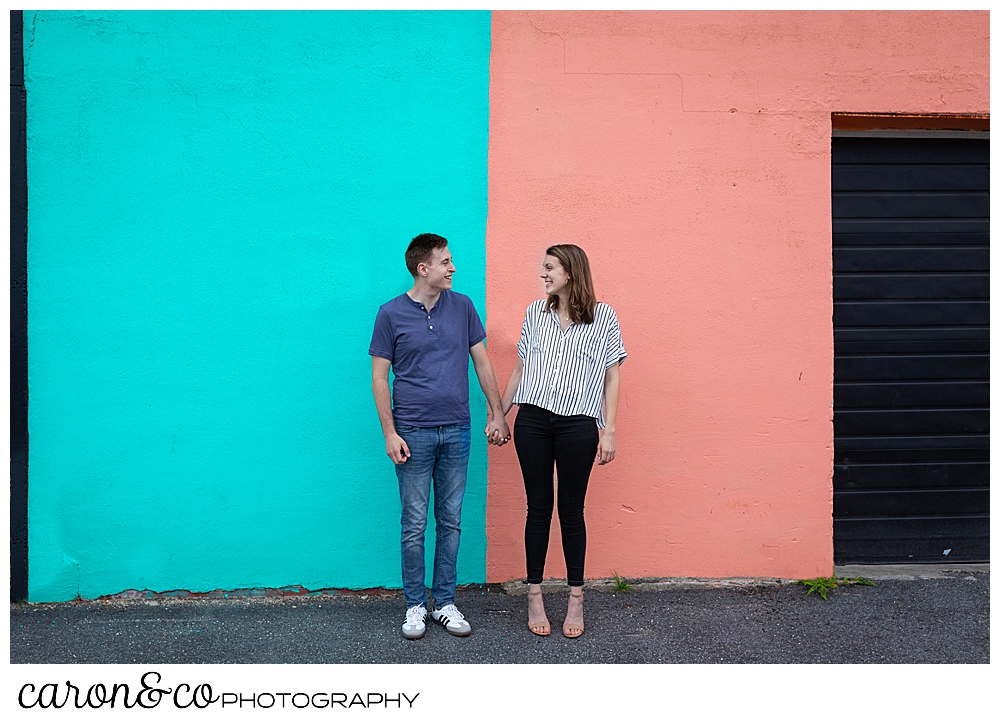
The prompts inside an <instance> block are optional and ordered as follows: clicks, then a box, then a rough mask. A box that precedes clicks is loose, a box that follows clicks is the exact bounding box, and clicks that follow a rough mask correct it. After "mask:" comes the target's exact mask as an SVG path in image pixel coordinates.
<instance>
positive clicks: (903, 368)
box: [833, 354, 990, 382]
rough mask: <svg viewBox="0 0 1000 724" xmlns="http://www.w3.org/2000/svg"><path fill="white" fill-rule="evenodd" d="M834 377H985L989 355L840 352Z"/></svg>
mask: <svg viewBox="0 0 1000 724" xmlns="http://www.w3.org/2000/svg"><path fill="white" fill-rule="evenodd" d="M833 375H834V380H836V381H840V382H849V381H852V380H857V381H876V380H938V381H944V380H968V379H976V380H988V379H989V376H990V358H989V355H947V354H941V355H899V356H892V357H889V356H884V357H883V356H850V357H849V356H846V355H844V356H840V357H835V358H834V361H833Z"/></svg>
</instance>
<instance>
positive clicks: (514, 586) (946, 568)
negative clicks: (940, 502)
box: [503, 563, 990, 596]
mask: <svg viewBox="0 0 1000 724" xmlns="http://www.w3.org/2000/svg"><path fill="white" fill-rule="evenodd" d="M989 572H990V564H989V563H951V564H937V563H933V564H909V565H905V564H904V565H851V566H834V575H835V576H837V578H855V577H857V576H862V577H863V578H870V579H872V580H873V581H915V580H926V579H931V578H959V577H961V576H965V575H968V574H970V573H989ZM623 580H625V579H623ZM625 582H626V583H627V584H628V590H629V591H667V590H674V589H688V588H760V587H773V586H782V585H784V584H786V583H794V582H795V579H791V578H751V577H741V578H683V577H679V578H656V579H649V578H645V579H640V580H634V579H628V580H625ZM617 586H618V583H617V582H616V581H615V579H613V578H598V579H595V580H593V581H587V583H586V588H587V589H588V590H593V591H607V592H614V591H615V590H617ZM568 591H569V586H567V585H566V582H565V581H562V580H555V579H551V580H547V581H542V592H543V593H567V592H568ZM503 592H504V593H505V594H507V595H508V596H523V595H525V594H526V593H527V592H528V584H527V583H525V582H524V581H508V582H507V583H504V584H503Z"/></svg>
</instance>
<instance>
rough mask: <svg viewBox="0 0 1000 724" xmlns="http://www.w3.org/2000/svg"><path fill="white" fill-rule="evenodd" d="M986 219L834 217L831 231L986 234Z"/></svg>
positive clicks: (885, 233)
mask: <svg viewBox="0 0 1000 724" xmlns="http://www.w3.org/2000/svg"><path fill="white" fill-rule="evenodd" d="M989 230H990V224H989V220H988V219H972V218H940V219H930V218H923V219H910V218H899V219H892V218H886V219H883V218H875V219H872V218H865V219H853V218H852V219H848V218H834V220H833V233H834V234H835V235H838V236H839V235H840V234H851V235H854V234H878V235H880V236H882V235H888V234H986V233H989Z"/></svg>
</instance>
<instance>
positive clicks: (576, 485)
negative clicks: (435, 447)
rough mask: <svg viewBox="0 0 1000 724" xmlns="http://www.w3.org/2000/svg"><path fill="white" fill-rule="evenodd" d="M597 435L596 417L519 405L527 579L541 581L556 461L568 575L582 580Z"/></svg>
mask: <svg viewBox="0 0 1000 724" xmlns="http://www.w3.org/2000/svg"><path fill="white" fill-rule="evenodd" d="M598 440H599V436H598V433H597V420H595V419H594V418H593V417H588V416H587V415H569V416H566V415H557V414H555V413H554V412H549V411H548V410H545V409H542V408H541V407H536V406H535V405H521V406H520V409H518V412H517V418H516V419H515V420H514V447H515V449H516V450H517V459H518V461H519V462H520V463H521V476H522V477H523V478H524V492H525V493H526V494H527V496H528V518H527V520H526V521H525V524H524V552H525V558H526V559H527V568H528V583H541V582H542V575H543V572H544V569H545V552H546V551H547V550H548V547H549V523H550V522H551V521H552V502H553V501H552V499H553V497H554V496H553V479H552V467H553V462H554V463H555V467H556V470H557V472H558V474H559V529H560V532H561V533H562V545H563V555H564V556H565V557H566V579H567V583H569V585H571V586H582V585H583V562H584V557H585V556H586V554H587V528H586V525H585V524H584V522H583V500H584V498H585V497H586V495H587V482H588V481H589V480H590V470H591V468H592V467H593V465H594V456H595V455H597V443H598Z"/></svg>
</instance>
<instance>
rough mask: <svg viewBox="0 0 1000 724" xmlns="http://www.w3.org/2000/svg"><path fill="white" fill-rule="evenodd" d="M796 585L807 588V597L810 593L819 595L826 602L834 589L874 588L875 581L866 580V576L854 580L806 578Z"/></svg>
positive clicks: (833, 577) (834, 577) (856, 577)
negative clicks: (851, 587) (855, 586)
mask: <svg viewBox="0 0 1000 724" xmlns="http://www.w3.org/2000/svg"><path fill="white" fill-rule="evenodd" d="M795 583H798V584H801V585H803V586H805V587H806V588H807V589H808V590H807V591H806V595H807V596H808V595H809V594H810V593H818V594H819V595H820V596H822V597H823V600H824V601H825V600H826V596H827V593H828V592H829V591H832V590H833V589H834V588H838V587H840V586H852V585H860V586H874V585H875V581H873V580H872V579H870V578H865V577H864V576H855V577H854V578H841V579H839V580H838V579H837V577H836V576H830V577H829V578H806V579H804V580H801V581H795Z"/></svg>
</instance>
